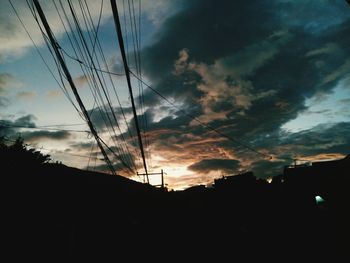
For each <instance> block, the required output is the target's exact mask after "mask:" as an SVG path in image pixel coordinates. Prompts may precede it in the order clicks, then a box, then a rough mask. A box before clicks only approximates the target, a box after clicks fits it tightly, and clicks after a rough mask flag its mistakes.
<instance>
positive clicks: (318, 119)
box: [282, 78, 350, 132]
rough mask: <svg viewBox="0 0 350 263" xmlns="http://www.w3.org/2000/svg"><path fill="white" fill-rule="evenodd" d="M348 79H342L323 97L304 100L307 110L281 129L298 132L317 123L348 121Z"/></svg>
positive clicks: (349, 89) (349, 117) (349, 90)
mask: <svg viewBox="0 0 350 263" xmlns="http://www.w3.org/2000/svg"><path fill="white" fill-rule="evenodd" d="M349 81H350V79H349V78H347V79H343V80H342V81H340V82H339V83H338V85H337V86H336V87H335V88H334V89H333V92H332V93H330V94H326V95H325V96H324V98H323V99H320V97H319V96H318V95H317V96H314V97H312V98H310V99H307V100H306V101H305V106H306V107H307V110H305V111H303V112H301V113H299V114H298V116H297V118H295V119H294V120H291V121H289V122H287V123H285V124H284V125H283V126H282V129H283V130H285V131H288V132H299V131H302V130H308V129H311V128H313V127H315V126H317V125H319V124H326V123H328V124H330V123H334V124H335V123H339V122H350V107H349V106H350V87H349Z"/></svg>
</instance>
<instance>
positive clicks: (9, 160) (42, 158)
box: [0, 137, 51, 167]
mask: <svg viewBox="0 0 350 263" xmlns="http://www.w3.org/2000/svg"><path fill="white" fill-rule="evenodd" d="M50 160H51V158H50V155H47V154H42V153H41V152H40V151H37V150H36V149H34V148H28V146H27V145H26V144H25V143H24V141H23V139H22V138H18V139H17V140H16V141H14V142H13V143H12V144H9V145H8V144H6V143H5V139H4V138H3V137H2V138H0V161H1V162H2V163H3V164H4V165H5V166H8V165H16V166H17V167H19V166H25V167H29V166H30V167H33V166H40V165H42V164H44V163H48V162H49V161H50Z"/></svg>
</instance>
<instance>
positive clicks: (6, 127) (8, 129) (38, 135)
mask: <svg viewBox="0 0 350 263" xmlns="http://www.w3.org/2000/svg"><path fill="white" fill-rule="evenodd" d="M35 119H36V117H35V116H34V115H32V114H28V115H25V116H22V117H20V118H17V119H15V120H0V136H6V137H10V138H12V139H14V138H15V137H21V138H23V139H24V140H25V141H38V140H41V139H49V140H65V139H67V138H69V136H70V133H69V132H67V131H55V132H50V131H44V130H38V131H27V130H26V129H25V130H24V129H23V128H35V127H36V125H35V122H34V121H35Z"/></svg>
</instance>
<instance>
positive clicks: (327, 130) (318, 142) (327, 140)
mask: <svg viewBox="0 0 350 263" xmlns="http://www.w3.org/2000/svg"><path fill="white" fill-rule="evenodd" d="M349 131H350V122H341V123H337V124H328V125H325V124H323V125H318V126H316V127H314V128H312V129H310V130H307V131H301V132H299V133H294V134H290V135H289V136H287V137H284V138H282V140H281V144H280V145H281V146H284V145H290V146H291V148H292V149H293V151H295V152H296V153H299V154H303V155H315V154H318V153H340V154H344V155H346V154H350V133H349Z"/></svg>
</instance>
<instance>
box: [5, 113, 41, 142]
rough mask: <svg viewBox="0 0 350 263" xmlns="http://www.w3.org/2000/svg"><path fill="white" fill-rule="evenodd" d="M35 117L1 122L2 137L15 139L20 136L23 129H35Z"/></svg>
mask: <svg viewBox="0 0 350 263" xmlns="http://www.w3.org/2000/svg"><path fill="white" fill-rule="evenodd" d="M35 119H36V118H35V116H34V115H32V114H28V115H25V116H23V117H20V118H17V119H16V120H6V119H2V120H0V136H7V137H13V136H18V135H19V130H20V128H21V127H28V128H34V127H36V126H35V123H34V120H35Z"/></svg>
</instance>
